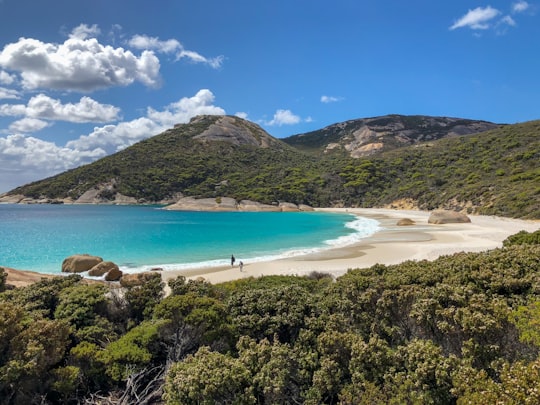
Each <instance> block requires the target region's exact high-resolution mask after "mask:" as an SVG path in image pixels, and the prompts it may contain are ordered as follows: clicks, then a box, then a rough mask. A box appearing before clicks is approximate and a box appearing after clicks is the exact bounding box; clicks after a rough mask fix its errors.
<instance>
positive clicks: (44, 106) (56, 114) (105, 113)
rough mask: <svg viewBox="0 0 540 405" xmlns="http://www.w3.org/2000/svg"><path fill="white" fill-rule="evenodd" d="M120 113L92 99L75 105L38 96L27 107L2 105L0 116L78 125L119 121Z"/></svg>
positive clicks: (83, 100) (116, 109) (88, 98)
mask: <svg viewBox="0 0 540 405" xmlns="http://www.w3.org/2000/svg"><path fill="white" fill-rule="evenodd" d="M119 113H120V109H119V108H117V107H115V106H112V105H110V104H100V103H98V102H97V101H96V100H94V99H92V98H90V97H81V99H80V101H79V102H78V103H75V104H73V103H67V104H62V102H61V101H60V100H56V99H53V98H51V97H49V96H46V95H45V94H38V95H37V96H34V97H32V98H31V99H30V100H29V101H28V104H27V105H23V104H3V105H0V115H4V116H18V115H25V116H27V117H31V118H40V119H47V120H56V121H67V122H77V123H85V122H110V121H114V120H117V119H118V115H119Z"/></svg>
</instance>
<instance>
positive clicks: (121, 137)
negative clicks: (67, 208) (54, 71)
mask: <svg viewBox="0 0 540 405" xmlns="http://www.w3.org/2000/svg"><path fill="white" fill-rule="evenodd" d="M214 98H215V97H214V95H213V93H212V92H211V91H210V90H206V89H203V90H200V91H198V92H197V94H195V95H194V96H193V97H184V98H182V99H180V100H178V101H177V102H175V103H171V104H170V105H168V106H166V107H165V108H164V109H163V110H162V111H157V110H155V109H153V108H150V107H149V108H148V109H147V116H145V117H140V118H137V119H135V120H132V121H127V122H121V123H119V124H117V125H105V126H102V127H95V128H94V130H93V131H92V132H91V133H90V134H88V135H83V136H80V137H79V138H78V139H75V140H72V141H69V142H67V144H66V145H65V146H58V145H56V144H54V143H52V142H47V141H43V140H41V139H38V138H35V137H30V136H24V135H21V134H11V135H8V136H6V137H4V138H2V137H0V190H6V191H7V190H8V189H12V188H14V187H15V186H17V185H20V184H23V183H26V182H29V181H34V180H38V179H42V178H45V177H48V176H51V175H54V174H56V173H59V172H62V171H65V170H68V169H71V168H73V167H77V166H80V165H82V164H85V163H90V162H92V161H94V160H96V159H98V158H101V157H104V156H106V155H107V154H109V153H112V152H116V151H118V150H121V149H124V148H126V147H128V146H130V145H133V144H134V143H136V142H138V141H141V140H143V139H145V138H148V137H150V136H153V135H156V134H158V133H160V132H162V131H164V130H166V129H168V128H171V127H172V126H173V125H174V124H177V123H186V122H188V121H189V120H190V119H191V118H193V117H194V116H196V115H199V114H225V110H223V109H222V108H221V107H218V106H215V105H213V103H214ZM12 108H13V111H11V112H12V113H14V112H15V111H16V110H17V109H19V110H20V111H21V114H20V115H24V114H25V113H26V111H27V109H28V107H27V106H24V105H18V106H14V107H12ZM0 111H1V110H0ZM32 124H33V125H35V126H39V125H43V124H46V123H45V122H44V121H42V122H41V124H40V122H39V120H34V121H32V120H30V119H29V118H25V119H22V120H20V121H18V123H17V127H16V126H15V125H14V126H13V128H12V130H17V129H18V131H20V132H23V130H27V129H28V130H29V129H31V128H30V127H31V125H32ZM14 178H16V179H18V181H17V182H15V181H14V180H13V179H14Z"/></svg>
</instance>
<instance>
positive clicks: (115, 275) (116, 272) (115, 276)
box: [105, 266, 124, 281]
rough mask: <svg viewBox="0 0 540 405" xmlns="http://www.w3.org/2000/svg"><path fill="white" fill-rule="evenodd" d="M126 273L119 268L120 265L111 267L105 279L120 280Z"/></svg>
mask: <svg viewBox="0 0 540 405" xmlns="http://www.w3.org/2000/svg"><path fill="white" fill-rule="evenodd" d="M123 275H124V273H122V270H120V269H119V268H118V266H116V267H113V268H112V269H110V270H109V271H108V272H107V274H105V281H118V280H120V279H121V278H122V276H123Z"/></svg>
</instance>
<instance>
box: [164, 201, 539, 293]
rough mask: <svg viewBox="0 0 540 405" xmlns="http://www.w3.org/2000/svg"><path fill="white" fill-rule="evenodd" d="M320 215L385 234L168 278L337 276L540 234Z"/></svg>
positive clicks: (528, 224)
mask: <svg viewBox="0 0 540 405" xmlns="http://www.w3.org/2000/svg"><path fill="white" fill-rule="evenodd" d="M317 211H326V212H340V213H343V212H349V213H353V214H357V215H360V216H364V217H367V218H373V219H376V220H377V221H379V222H380V224H381V228H382V230H381V231H380V232H377V233H376V234H374V235H372V236H370V237H368V238H366V239H364V240H362V242H360V243H358V244H355V245H351V246H347V247H344V248H336V249H328V250H325V251H322V252H319V253H314V254H309V255H304V256H297V257H294V258H288V259H280V260H274V261H270V262H256V263H249V262H246V261H244V266H243V271H240V268H239V267H238V262H239V261H240V260H242V258H241V257H237V262H236V265H235V267H233V268H231V267H230V266H226V267H220V268H205V269H197V270H189V271H186V270H181V271H174V270H172V271H165V272H163V279H164V280H169V279H171V278H176V277H177V276H178V275H184V276H186V277H187V278H189V279H196V278H198V277H203V278H204V279H205V280H206V281H209V282H211V283H221V282H225V281H230V280H235V279H239V278H246V277H259V276H262V275H278V274H279V275H298V276H303V275H307V274H309V273H311V272H313V271H317V272H325V273H330V274H332V275H333V276H335V277H338V276H340V275H343V274H344V273H346V272H347V271H348V270H349V269H355V268H365V267H370V266H372V265H374V264H377V263H380V264H386V265H390V264H398V263H401V262H404V261H406V260H424V259H427V260H434V259H436V258H437V257H439V256H442V255H448V254H453V253H457V252H480V251H485V250H490V249H495V248H498V247H501V246H502V242H503V240H504V239H506V238H507V237H508V236H510V235H513V234H515V233H517V232H519V231H521V230H525V231H528V232H534V231H536V230H537V229H540V221H526V220H519V219H509V218H500V217H493V216H475V215H469V218H470V219H471V223H465V224H445V225H432V224H428V218H429V215H430V213H429V212H427V211H414V210H392V209H377V208H342V209H336V208H320V209H317ZM401 218H409V219H411V220H413V221H414V222H415V225H410V226H397V225H396V223H397V221H398V220H399V219H401Z"/></svg>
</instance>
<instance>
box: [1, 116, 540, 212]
mask: <svg viewBox="0 0 540 405" xmlns="http://www.w3.org/2000/svg"><path fill="white" fill-rule="evenodd" d="M441 120H443V121H441ZM445 120H446V121H445ZM448 120H450V121H448ZM368 121H369V122H370V125H371V126H372V128H374V127H375V124H376V125H379V128H382V127H385V128H389V127H396V128H398V127H399V128H401V129H400V130H399V131H401V132H399V134H401V135H399V136H398V135H396V134H394V135H392V136H391V135H388V134H386V135H384V136H381V137H379V138H380V139H379V140H381V139H382V142H383V144H384V145H386V146H383V147H382V148H380V150H378V153H376V154H372V155H369V156H360V155H358V154H353V155H354V156H355V157H353V156H351V154H350V153H319V152H322V151H323V150H328V145H329V144H331V143H338V144H339V145H342V146H338V147H336V148H334V149H336V151H337V150H339V149H340V148H341V149H342V151H345V150H346V148H345V147H344V146H343V145H345V144H344V143H343V142H342V143H341V144H340V141H339V140H340V139H346V138H347V137H348V136H349V135H348V134H350V133H351V128H352V127H351V125H352V124H350V122H346V123H342V124H340V125H341V127H342V128H343V133H342V134H341V135H339V131H338V130H337V129H336V128H338V127H339V125H338V126H337V127H335V128H334V129H333V130H332V131H333V132H332V133H333V134H334V135H332V136H333V138H331V139H330V138H326V139H325V140H324V141H323V140H321V137H314V136H313V135H306V136H305V137H303V138H302V144H301V145H300V142H299V139H300V138H299V137H291V138H287V139H283V140H279V139H276V138H273V137H272V136H270V135H269V134H267V133H266V132H265V131H264V130H263V129H262V128H260V127H259V126H257V125H256V124H253V123H251V122H249V121H245V120H242V119H240V118H237V117H230V116H201V117H196V118H194V119H193V120H192V121H191V122H190V123H188V124H182V125H177V126H175V127H174V128H172V129H170V130H168V131H166V132H164V133H163V134H160V135H157V136H154V137H152V138H149V139H147V140H144V141H142V142H140V143H138V144H136V145H133V146H131V147H129V148H127V149H125V150H123V151H121V152H118V153H116V154H114V155H110V156H108V157H105V158H103V159H100V160H98V161H96V162H94V163H92V164H89V165H86V166H82V167H79V168H77V169H73V170H70V171H67V172H65V173H62V174H59V175H57V176H54V177H51V178H49V179H45V180H42V181H38V182H35V183H31V184H29V185H26V186H23V187H19V188H17V189H15V190H12V191H11V192H10V193H8V194H10V195H17V194H18V195H23V196H26V197H30V198H33V199H43V198H48V199H58V200H64V201H76V200H77V199H79V198H81V196H84V195H87V194H88V193H89V192H92V193H93V194H92V193H91V194H92V195H93V196H94V197H93V198H94V200H93V201H98V202H111V201H112V202H114V201H118V198H119V196H121V197H130V198H132V199H133V201H136V202H139V203H154V202H158V203H163V202H166V201H172V200H174V199H176V198H178V196H180V195H183V196H193V197H223V196H227V197H233V198H236V199H237V200H241V199H249V200H255V201H260V202H264V203H272V202H276V201H288V202H293V203H297V204H299V203H302V204H309V205H312V206H352V207H355V206H356V207H375V206H391V205H397V204H400V202H401V201H404V200H405V201H407V203H408V204H409V206H413V207H417V208H420V209H434V208H438V207H444V208H450V209H456V210H463V211H466V212H469V213H480V214H489V215H501V216H508V217H522V218H540V203H539V201H540V165H539V162H540V121H531V122H527V123H522V124H516V125H507V126H497V125H495V124H490V123H483V122H481V121H466V122H465V120H459V119H440V118H436V117H419V116H413V117H408V118H407V117H403V116H386V117H379V119H375V118H372V119H369V120H368ZM374 123H375V124H374ZM430 123H431V124H430ZM428 124H429V125H428ZM465 124H467V125H468V126H467V125H465ZM443 127H444V128H446V130H445V132H444V134H443V133H442V132H441V131H442V129H441V128H443ZM363 128H364V130H363V131H364V132H365V131H367V130H366V129H365V128H368V127H366V126H365V125H364V127H363ZM474 128H476V129H475V131H480V130H482V129H485V128H494V129H491V130H489V131H485V132H479V133H474V134H471V132H474V131H473V129H474ZM356 131H358V129H357V130H356ZM369 131H374V130H373V129H369ZM403 131H406V133H408V134H409V135H408V136H409V139H410V140H409V141H407V142H401V141H399V142H398V141H395V139H402V138H403V136H404V132H403ZM422 131H424V132H422ZM354 132H355V131H353V133H354ZM374 132H376V131H374ZM383 132H384V131H383ZM460 132H463V133H465V134H464V135H458V133H460ZM366 133H367V132H366ZM357 135H358V133H357ZM340 136H341V137H340ZM396 137H398V138H396ZM367 138H369V137H367ZM367 138H366V139H367ZM385 139H386V140H385ZM391 139H394V141H395V142H394V143H392V142H390V140H391ZM389 144H391V145H393V146H392V147H389V146H388V145H389ZM325 145H326V146H325ZM403 145H405V146H403ZM313 152H316V153H313ZM85 193H86V194H85Z"/></svg>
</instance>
